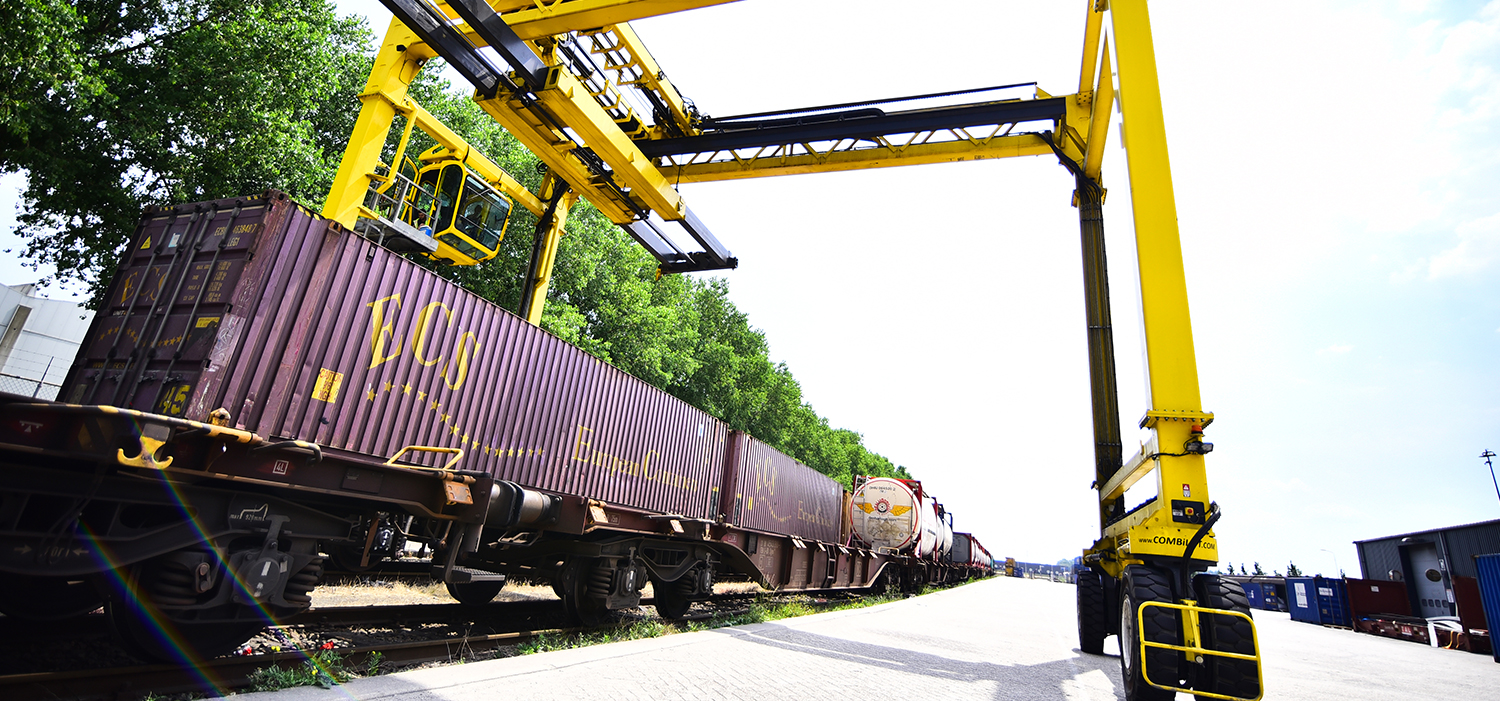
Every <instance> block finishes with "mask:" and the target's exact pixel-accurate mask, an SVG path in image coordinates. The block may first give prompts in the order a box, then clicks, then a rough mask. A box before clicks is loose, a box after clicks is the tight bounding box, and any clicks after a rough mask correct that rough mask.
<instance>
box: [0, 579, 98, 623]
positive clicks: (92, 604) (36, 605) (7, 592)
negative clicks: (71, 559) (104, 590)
mask: <svg viewBox="0 0 1500 701" xmlns="http://www.w3.org/2000/svg"><path fill="white" fill-rule="evenodd" d="M103 605H104V597H103V596H102V595H100V594H99V590H98V589H97V588H95V586H94V582H93V581H92V580H89V579H74V580H69V579H68V578H67V577H35V576H32V575H25V574H0V613H4V614H5V615H7V616H10V617H11V618H19V619H22V620H27V621H62V620H67V619H69V618H77V617H78V616H83V615H86V614H88V613H89V612H91V611H93V610H94V609H97V608H99V607H100V606H103Z"/></svg>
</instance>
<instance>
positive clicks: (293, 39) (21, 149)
mask: <svg viewBox="0 0 1500 701" xmlns="http://www.w3.org/2000/svg"><path fill="white" fill-rule="evenodd" d="M0 32H3V41H4V42H5V45H6V46H7V48H10V49H12V50H10V51H8V52H7V54H6V56H5V57H4V58H3V59H0V60H3V61H5V64H4V68H5V69H6V71H5V74H4V75H5V77H10V78H11V82H9V83H0V148H3V151H0V171H17V170H24V171H26V172H27V173H29V175H30V182H29V186H28V189H27V190H26V192H25V193H24V194H23V211H22V213H21V216H20V222H21V228H20V233H21V235H22V236H23V237H24V238H25V239H26V240H27V249H26V250H25V251H24V252H23V255H24V257H25V258H27V259H28V260H30V261H32V262H34V263H50V264H53V265H55V266H57V267H58V269H59V276H60V277H64V278H71V279H75V280H82V281H85V282H87V283H88V284H90V285H91V287H92V289H93V290H94V291H95V294H96V295H97V294H98V292H99V291H100V290H102V289H104V288H105V287H106V286H107V285H108V284H109V274H110V272H111V271H112V269H113V266H114V264H115V262H116V260H117V259H118V256H119V253H120V251H121V249H122V247H123V246H124V245H125V243H126V242H127V241H128V240H129V237H130V234H131V232H132V230H133V227H134V224H135V221H136V220H137V219H138V218H139V216H140V212H141V210H142V208H144V207H145V206H147V205H152V204H168V203H179V202H191V201H196V200H205V199H212V198H220V197H233V196H240V195H246V194H253V193H257V192H260V191H262V190H264V189H266V188H269V187H275V188H278V189H282V190H284V191H286V192H288V193H290V194H291V195H292V196H293V197H295V198H297V199H299V200H301V201H302V202H303V203H305V204H310V205H320V204H321V203H322V202H323V199H324V198H325V197H326V195H327V192H328V189H329V186H330V184H331V182H332V178H333V175H334V173H335V171H336V169H337V167H338V163H339V159H340V158H341V156H342V154H343V149H344V144H345V142H346V140H347V139H348V137H349V134H350V132H351V131H352V130H353V123H354V119H355V117H356V116H357V114H358V110H359V103H358V101H357V99H356V95H357V92H358V90H359V89H360V87H361V86H362V85H363V83H364V81H365V79H366V77H367V75H368V73H369V67H370V62H371V60H372V58H371V57H370V56H369V55H368V54H367V50H366V45H367V43H368V38H369V32H368V30H367V29H366V28H365V27H364V25H363V23H362V22H360V21H358V20H340V19H337V18H336V17H335V16H334V14H333V12H332V7H331V5H329V4H328V3H326V2H323V1H322V0H299V1H296V2H271V1H270V0H262V1H261V2H256V1H254V0H250V1H242V2H237V3H229V2H223V1H221V0H187V1H185V2H162V1H160V0H156V1H152V0H143V1H142V2H139V3H133V4H122V3H108V2H102V1H99V0H80V1H78V2H71V3H64V2H60V1H59V0H22V6H21V8H20V9H19V11H18V12H16V13H15V14H14V15H13V16H10V17H6V18H3V19H0ZM43 35H45V36H43ZM36 42H42V43H43V45H45V46H47V47H48V48H49V51H48V55H46V56H33V55H31V54H30V53H28V52H26V51H18V50H16V49H17V48H18V47H26V46H31V45H35V43H36ZM436 63H437V62H434V64H436ZM435 68H436V66H435V65H429V66H428V67H427V69H426V70H424V71H423V72H422V74H421V75H420V76H418V78H417V79H416V80H415V81H414V82H413V84H412V86H411V90H410V95H411V96H412V98H413V99H415V100H416V101H417V102H419V103H420V104H422V105H423V106H424V107H426V108H427V109H428V110H429V111H430V112H432V113H433V114H434V115H436V116H437V117H438V118H439V119H441V120H442V121H443V122H444V123H445V124H447V125H448V126H449V127H450V128H451V129H453V130H454V131H455V132H457V133H459V134H460V135H462V136H463V137H464V138H465V139H466V140H468V141H469V143H470V144H471V145H472V146H474V147H475V148H477V149H478V150H479V151H481V152H483V153H485V154H486V155H488V156H489V157H490V158H491V159H493V160H494V161H495V162H496V163H498V164H499V165H500V166H501V167H503V168H505V169H506V170H507V171H509V172H510V173H511V174H512V175H513V176H515V177H516V178H517V179H518V180H520V181H521V182H522V183H523V184H525V185H526V186H527V187H528V188H529V189H532V190H533V191H535V190H536V189H537V187H538V185H539V184H540V179H541V170H540V168H539V167H538V161H537V159H536V157H535V156H534V155H532V154H531V153H530V152H529V151H527V150H526V149H525V148H524V147H523V146H522V145H521V144H520V143H519V142H518V141H517V140H516V139H515V138H514V137H512V136H511V135H509V134H508V133H506V132H505V131H504V130H503V129H502V128H501V127H500V126H499V125H498V124H497V123H496V122H495V121H494V120H493V119H492V118H490V117H489V116H488V115H486V114H485V113H484V112H483V111H482V110H480V109H479V107H478V106H477V105H475V104H474V102H473V101H472V100H471V99H470V98H469V96H468V95H466V94H464V93H463V92H461V91H457V90H454V89H452V87H451V86H449V85H448V84H447V83H446V82H445V81H443V80H441V79H439V78H437V77H435V76H436V75H437V73H438V71H437V70H435ZM398 127H399V124H398ZM399 133H400V129H399V128H397V129H393V130H392V137H391V141H390V142H389V143H388V144H387V149H386V161H387V162H389V161H390V160H391V158H392V157H393V156H394V149H395V138H396V137H397V135H399ZM431 143H432V142H431V141H430V140H426V141H424V140H422V139H421V138H418V139H417V140H416V141H415V142H414V143H413V144H411V145H410V146H408V151H407V152H408V153H409V154H415V153H419V152H420V151H421V150H422V149H424V148H426V147H427V146H429V145H431ZM535 226H536V218H535V217H534V216H532V215H531V213H530V212H527V211H526V210H525V209H523V208H520V207H517V208H515V210H514V214H513V216H512V221H511V223H510V225H509V229H508V234H507V236H506V239H505V241H504V243H503V246H502V249H501V252H500V255H499V256H498V257H497V258H496V259H495V260H492V261H490V262H489V263H487V264H485V265H483V266H475V267H466V268H455V267H445V266H438V265H434V264H431V263H427V265H428V267H429V268H431V269H433V270H434V271H436V272H438V273H439V274H441V275H443V276H445V277H447V278H448V279H450V280H452V281H453V282H455V283H457V284H459V285H462V286H463V287H465V288H466V289H468V290H470V291H472V292H474V293H476V294H479V295H481V296H483V297H485V298H486V299H489V300H491V301H493V302H495V303H496V304H498V305H500V306H502V307H505V308H508V309H512V310H514V309H516V308H517V307H518V306H519V301H520V297H521V286H522V278H523V276H524V274H525V272H526V268H527V264H528V261H529V257H530V253H531V247H532V242H533V234H534V230H535ZM542 326H543V328H545V329H547V330H548V331H550V332H552V333H553V334H556V335H557V336H559V337H560V338H562V339H563V340H565V341H568V342H569V343H572V344H574V345H577V346H578V347H580V348H582V349H584V350H586V351H588V352H589V353H591V354H593V355H595V356H597V357H599V358H601V359H603V360H605V361H607V362H610V363H612V364H614V365H615V366H617V367H619V368H620V369H622V370H625V371H626V372H629V373H631V374H633V375H635V376H636V377H639V378H640V379H642V380H644V381H646V382H649V383H651V384H652V385H654V386H656V387H659V388H661V389H663V390H665V391H667V392H669V393H671V394H673V395H674V396H677V397H678V398H680V399H682V400H683V401H686V402H688V403H690V404H692V405H694V406H697V407H700V408H702V409H703V410H705V411H707V412H709V413H711V414H713V415H715V416H718V417H720V418H722V419H724V420H725V421H726V422H727V423H728V424H729V425H730V426H731V427H733V428H736V429H740V430H744V431H747V432H749V433H750V434H752V435H754V436H756V437H757V438H760V439H761V440H763V441H766V442H767V443H769V444H771V445H772V446H775V447H776V448H778V449H780V450H782V451H783V452H786V453H787V454H789V455H792V456H793V457H795V458H797V459H798V460H801V461H802V462H804V463H806V464H808V465H810V466H812V467H814V468H815V469H818V470H820V471H822V472H824V473H825V474H828V475H829V476H830V477H833V478H834V479H836V480H838V481H840V482H843V483H845V484H848V483H849V481H850V479H851V478H852V476H854V475H856V474H865V475H878V476H901V477H909V476H910V475H909V474H908V473H907V472H906V470H905V468H902V467H897V466H895V465H893V464H892V463H891V462H890V461H889V460H887V459H885V458H884V457H881V456H879V455H877V454H874V453H872V452H871V451H869V450H868V449H867V448H866V447H865V446H864V443H863V439H862V437H861V436H860V435H859V434H858V433H855V432H853V431H849V430H847V429H841V428H834V427H832V426H830V425H829V423H828V421H827V420H826V419H824V418H823V417H820V416H818V414H817V413H816V412H815V411H814V410H813V408H812V407H811V406H809V405H808V404H807V403H806V402H805V401H804V400H803V397H802V388H801V385H800V384H799V383H798V382H797V380H796V378H795V377H793V376H792V373H791V371H790V370H789V369H788V368H787V367H786V365H785V364H782V363H776V362H773V361H772V360H771V359H770V357H769V355H768V348H767V344H766V339H765V336H764V334H762V333H761V332H760V331H759V330H758V329H755V328H754V327H752V326H751V325H750V322H749V319H747V318H746V316H745V314H744V313H742V312H740V311H739V310H738V309H737V308H736V307H735V305H734V303H733V302H731V301H730V299H729V285H728V283H727V282H726V281H725V280H723V279H719V278H695V277H690V276H686V275H671V276H665V277H661V278H660V279H658V278H657V276H656V261H655V259H653V258H652V257H651V256H650V255H649V254H647V253H646V252H645V251H643V250H642V249H641V248H640V246H638V245H636V243H635V242H634V241H633V240H632V239H630V238H629V236H627V235H626V234H625V233H624V232H623V231H621V230H620V229H619V227H617V226H615V225H614V224H613V223H611V222H610V221H609V220H608V219H606V218H605V217H604V216H602V215H601V214H600V213H599V212H598V211H597V210H595V209H594V208H592V207H590V206H588V205H587V204H580V205H578V206H577V207H575V208H574V211H573V212H572V213H571V214H570V216H569V221H568V226H567V229H566V235H565V236H564V238H563V242H562V247H561V250H560V251H559V255H558V259H557V265H556V269H555V270H554V271H553V278H552V283H551V286H550V289H549V293H548V300H547V306H546V308H545V313H544V315H543V319H542Z"/></svg>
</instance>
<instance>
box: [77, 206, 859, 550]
mask: <svg viewBox="0 0 1500 701" xmlns="http://www.w3.org/2000/svg"><path fill="white" fill-rule="evenodd" d="M60 396H61V397H62V398H63V399H64V401H67V402H71V403H77V404H110V405H114V406H120V407H126V408H135V409H140V410H143V411H148V412H153V413H159V414H166V415H169V416H181V417H184V418H187V419H192V420H195V421H208V420H209V416H210V414H211V413H213V412H215V411H216V410H219V409H222V410H223V413H227V414H228V416H229V419H228V421H229V425H231V426H233V427H236V428H241V429H246V430H249V431H254V432H255V433H257V434H260V435H262V436H266V437H268V438H292V439H298V440H304V441H309V442H315V443H319V444H322V445H323V446H326V447H327V448H329V449H333V450H343V451H350V452H356V453H362V454H367V455H374V456H378V457H382V458H384V457H389V456H391V455H393V454H395V453H396V452H397V451H399V450H401V448H402V447H404V446H409V445H420V446H438V447H451V448H459V449H462V450H463V451H464V457H463V461H462V462H461V464H460V467H461V468H465V469H469V470H481V471H484V472H488V473H490V474H493V475H495V476H496V477H498V478H500V479H504V480H509V481H512V482H516V483H518V484H521V485H525V486H528V487H533V488H537V489H542V490H546V491H551V492H555V493H561V494H572V495H578V496H583V497H588V498H592V499H599V500H602V501H607V502H613V503H616V504H622V505H625V506H630V507H635V508H640V509H643V510H649V511H653V512H656V513H663V514H677V515H681V516H685V517H689V518H701V519H712V518H714V517H715V516H717V515H718V510H719V498H718V497H719V491H720V486H721V480H722V478H723V474H724V465H725V462H724V451H725V442H726V438H727V435H728V430H727V428H726V427H725V425H724V424H723V423H722V422H720V421H719V420H718V419H716V418H714V417H713V416H711V415H709V414H707V413H704V412H702V411H700V410H698V409H696V408H694V407H692V406H690V405H688V404H686V403H684V402H682V401H680V400H678V399H676V398H674V397H672V396H671V395H668V394H667V393H665V392H662V391H660V390H658V389H656V388H655V387H652V386H650V385H648V384H647V383H645V382H642V381H641V380H639V379H636V378H635V377H632V376H630V375H628V374H626V373H624V372H622V371H620V370H618V369H616V368H614V367H612V366H610V365H609V364H607V363H604V362H602V361H600V360H598V359H597V358H594V357H593V356H591V355H589V354H588V353H585V352H584V351H582V350H579V349H578V348H576V347H574V346H571V345H569V344H567V343H566V342H564V341H562V340H561V339H558V338H557V337H555V336H552V335H551V334H549V333H547V332H545V331H543V330H541V329H539V328H537V327H534V326H532V325H530V324H528V323H526V322H525V320H523V319H521V318H519V317H517V316H515V315H514V314H512V313H510V312H509V311H507V310H505V309H501V308H499V307H497V306H495V305H493V304H491V303H490V302H488V301H486V300H485V299H483V298H481V297H479V296H477V295H473V294H470V293H469V292H467V291H465V290H464V289H463V288H461V287H459V286H458V285H455V284H453V283H451V282H449V281H448V280H445V279H443V278H442V277H441V276H439V275H437V274H435V273H433V272H432V271H430V270H427V269H426V268H424V267H422V266H421V265H419V264H417V263H415V262H412V261H410V260H407V259H406V258H403V257H401V256H400V255H399V254H396V253H393V252H391V251H389V250H387V249H385V248H381V247H380V246H378V245H376V244H375V243H373V242H371V241H368V240H366V239H363V238H361V237H359V236H356V235H355V234H353V233H350V232H347V231H344V230H343V229H342V228H341V227H339V226H338V225H337V224H335V223H332V222H329V221H328V220H326V219H322V218H321V217H318V216H316V215H314V214H312V213H311V212H309V211H307V210H306V209H304V208H302V207H301V206H299V205H297V204H296V203H295V202H293V201H292V200H290V199H288V198H287V197H286V196H285V195H283V194H281V193H278V192H274V191H271V192H267V193H266V194H265V195H264V196H262V197H255V198H242V199H227V200H218V201H214V202H203V203H199V204H193V205H182V206H178V207H174V208H171V209H166V210H156V211H151V212H148V213H147V216H146V218H145V219H143V220H142V222H141V224H140V226H139V228H138V229H137V231H136V234H135V236H134V239H133V241H132V243H131V245H130V249H129V250H128V251H127V252H126V254H125V257H124V260H122V262H121V266H120V270H119V271H118V272H117V273H116V274H115V276H114V281H113V283H112V284H111V286H110V289H109V292H108V296H107V297H106V298H105V300H104V307H103V308H102V309H101V310H100V311H99V313H98V314H97V315H96V316H95V317H94V323H93V326H92V327H91V328H90V329H89V334H88V336H87V337H86V338H85V340H84V343H83V346H82V348H81V349H80V351H79V355H78V360H77V362H75V364H74V366H73V368H72V370H71V371H70V372H69V374H68V378H67V379H66V380H65V382H64V386H63V391H62V393H61V395H60ZM446 457H448V456H441V457H438V456H431V457H429V456H427V455H419V456H416V457H414V458H412V459H413V460H414V461H416V462H419V463H422V464H428V465H433V464H439V463H438V462H437V461H438V460H439V459H444V458H446ZM284 469H286V470H295V469H297V466H296V465H287V466H285V468H284ZM788 481H789V480H786V479H784V480H783V483H787V482H788ZM823 491H825V492H826V491H828V489H827V486H826V485H823ZM824 500H825V501H827V499H826V498H825V499H824ZM830 504H831V505H830ZM830 504H823V505H821V506H819V507H817V508H821V509H822V511H816V510H815V511H814V519H813V520H814V521H816V522H818V523H819V524H820V526H825V527H823V528H822V530H821V531H819V532H820V533H822V534H824V535H826V534H828V533H833V534H835V535H836V534H837V531H838V528H837V517H836V516H830V515H829V510H830V509H832V510H833V513H834V514H837V509H838V508H839V504H838V502H837V501H833V502H830ZM830 522H831V523H833V527H832V529H831V530H829V529H828V528H827V527H826V524H827V523H830ZM802 523H803V524H806V523H807V519H805V518H804V519H802Z"/></svg>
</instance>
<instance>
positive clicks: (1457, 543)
mask: <svg viewBox="0 0 1500 701" xmlns="http://www.w3.org/2000/svg"><path fill="white" fill-rule="evenodd" d="M1403 538H1412V539H1413V540H1414V541H1423V542H1430V543H1435V544H1437V545H1438V551H1439V553H1440V554H1441V555H1442V557H1444V558H1445V559H1446V560H1447V564H1448V570H1449V572H1450V574H1452V575H1453V576H1458V577H1474V576H1476V570H1475V568H1474V556H1476V555H1485V554H1489V553H1500V521H1486V522H1483V523H1474V524H1468V525H1464V526H1454V527H1452V528H1441V529H1435V530H1431V531H1418V532H1415V533H1403V534H1401V535H1393V536H1388V537H1385V538H1374V539H1371V540H1362V541H1357V542H1355V544H1354V546H1355V548H1356V549H1357V550H1358V551H1359V564H1360V573H1361V575H1362V576H1363V578H1365V579H1383V580H1389V579H1391V577H1390V574H1389V573H1390V571H1391V570H1395V571H1397V572H1401V571H1403V565H1402V561H1401V546H1402V543H1401V540H1402V539H1403ZM1408 574H1409V573H1408Z"/></svg>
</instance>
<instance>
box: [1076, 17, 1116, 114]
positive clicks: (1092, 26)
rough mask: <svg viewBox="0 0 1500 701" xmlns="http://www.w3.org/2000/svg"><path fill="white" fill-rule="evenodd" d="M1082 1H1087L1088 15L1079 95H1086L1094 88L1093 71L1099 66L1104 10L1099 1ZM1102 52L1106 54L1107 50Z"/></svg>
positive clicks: (1106, 73) (1084, 35)
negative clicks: (1100, 36)
mask: <svg viewBox="0 0 1500 701" xmlns="http://www.w3.org/2000/svg"><path fill="white" fill-rule="evenodd" d="M1084 2H1086V3H1088V16H1087V18H1086V19H1085V20H1084V23H1083V65H1082V66H1080V67H1079V69H1078V95H1079V97H1083V96H1085V95H1088V92H1089V91H1090V90H1093V89H1094V71H1095V70H1096V69H1097V68H1098V67H1099V35H1100V34H1102V33H1103V30H1104V10H1103V9H1102V7H1101V6H1100V3H1099V1H1098V0H1084ZM1104 53H1105V55H1108V54H1109V51H1108V50H1106V51H1105V52H1104ZM1104 75H1106V76H1107V75H1109V71H1108V70H1105V71H1104ZM1085 101H1086V100H1085Z"/></svg>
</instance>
